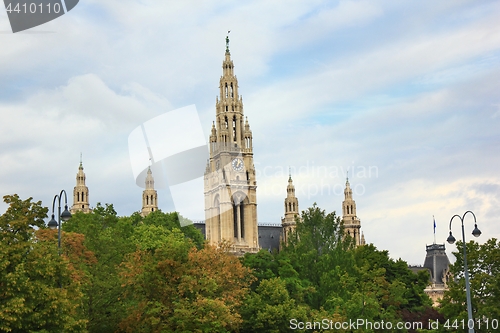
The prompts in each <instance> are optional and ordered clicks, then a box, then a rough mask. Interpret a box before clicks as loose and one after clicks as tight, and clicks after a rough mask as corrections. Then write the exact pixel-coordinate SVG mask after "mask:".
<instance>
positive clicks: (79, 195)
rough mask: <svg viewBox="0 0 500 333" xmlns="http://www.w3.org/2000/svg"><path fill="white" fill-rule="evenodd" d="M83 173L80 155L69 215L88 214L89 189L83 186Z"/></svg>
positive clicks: (89, 210)
mask: <svg viewBox="0 0 500 333" xmlns="http://www.w3.org/2000/svg"><path fill="white" fill-rule="evenodd" d="M85 179H86V177H85V172H83V162H82V155H81V154H80V166H79V167H78V173H77V174H76V186H75V187H74V189H73V206H72V207H71V214H74V213H76V212H84V213H90V212H91V211H92V210H91V209H90V205H89V188H88V187H87V185H85Z"/></svg>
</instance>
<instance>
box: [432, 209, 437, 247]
mask: <svg viewBox="0 0 500 333" xmlns="http://www.w3.org/2000/svg"><path fill="white" fill-rule="evenodd" d="M432 220H433V221H434V244H436V219H435V218H434V215H432Z"/></svg>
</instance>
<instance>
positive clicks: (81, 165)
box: [80, 153, 83, 169]
mask: <svg viewBox="0 0 500 333" xmlns="http://www.w3.org/2000/svg"><path fill="white" fill-rule="evenodd" d="M80 169H83V159H82V153H80Z"/></svg>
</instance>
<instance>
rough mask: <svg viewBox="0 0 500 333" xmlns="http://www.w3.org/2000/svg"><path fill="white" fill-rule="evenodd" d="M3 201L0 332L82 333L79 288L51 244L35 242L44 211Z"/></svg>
mask: <svg viewBox="0 0 500 333" xmlns="http://www.w3.org/2000/svg"><path fill="white" fill-rule="evenodd" d="M31 200H32V198H29V199H27V200H21V199H20V198H19V196H17V195H7V196H5V197H4V201H5V202H6V203H7V204H9V208H8V209H7V211H6V212H5V213H4V214H3V215H1V216H0V331H2V332H54V331H68V332H85V331H86V330H85V323H86V321H85V319H84V318H83V315H82V313H81V292H80V290H79V284H78V283H77V282H76V281H74V280H73V279H72V278H71V277H72V276H71V270H70V269H69V267H68V266H69V262H68V260H66V259H65V257H64V256H59V255H58V249H57V246H56V244H55V242H45V241H43V240H42V239H37V237H36V230H35V228H41V229H43V228H45V223H44V220H43V219H44V218H45V217H46V216H47V211H48V210H47V208H44V207H42V205H41V202H40V201H38V202H32V201H31Z"/></svg>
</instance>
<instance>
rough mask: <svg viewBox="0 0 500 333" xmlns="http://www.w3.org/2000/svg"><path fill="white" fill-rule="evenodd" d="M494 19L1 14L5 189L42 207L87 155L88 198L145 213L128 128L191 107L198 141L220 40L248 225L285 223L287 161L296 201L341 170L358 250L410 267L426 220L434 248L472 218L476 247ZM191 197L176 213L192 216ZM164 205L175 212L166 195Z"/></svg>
mask: <svg viewBox="0 0 500 333" xmlns="http://www.w3.org/2000/svg"><path fill="white" fill-rule="evenodd" d="M499 14H500V3H499V2H498V1H456V0H453V1H439V2H436V1H425V2H422V1H404V2H402V1H372V0H370V1H319V0H318V1H294V2H292V1H264V0H263V1H251V2H250V1H248V2H244V3H243V2H238V4H236V2H232V1H204V2H198V1H153V0H119V1H118V0H106V1H102V0H101V1H97V0H82V1H80V3H79V4H78V5H77V6H76V7H75V8H74V9H73V10H72V11H70V12H69V13H68V14H66V15H64V16H62V17H60V18H58V19H56V20H54V21H51V22H49V23H47V24H45V25H42V26H39V27H35V28H33V29H30V30H27V31H24V32H19V33H16V34H13V33H12V32H11V28H10V25H9V21H8V18H7V14H6V12H5V10H4V9H3V8H2V9H0V39H1V45H2V47H1V48H0V77H1V80H0V87H1V89H0V165H1V169H0V170H1V173H0V192H1V194H2V195H5V194H13V193H17V194H19V195H20V196H21V197H22V198H28V197H33V198H34V199H35V200H42V202H43V204H44V205H46V206H51V205H52V198H53V197H54V195H55V194H57V193H59V191H60V190H61V189H65V190H66V191H68V193H69V194H70V195H72V190H73V187H74V185H75V177H76V172H77V170H78V164H79V160H80V152H82V153H83V164H84V167H85V172H86V175H87V185H88V186H89V188H90V201H91V205H92V206H95V205H96V203H97V202H101V203H112V204H114V207H115V209H116V210H117V212H118V214H119V215H121V216H123V215H130V214H131V213H133V212H134V211H138V210H140V209H141V193H142V188H140V187H139V186H137V185H136V179H135V178H134V174H133V171H132V166H131V161H130V156H129V148H128V137H129V135H130V133H131V132H132V131H133V130H134V129H135V128H137V127H138V126H141V124H143V123H144V122H146V121H148V120H150V119H152V118H154V117H156V116H159V115H162V114H164V113H165V112H168V111H171V110H175V109H178V108H181V107H184V106H188V105H192V104H194V105H195V106H196V109H197V111H198V113H199V118H200V121H201V127H202V128H203V131H204V133H203V134H204V137H205V138H207V137H208V135H209V131H210V128H211V123H212V121H213V120H214V118H215V108H214V105H215V98H216V96H217V94H218V92H219V90H218V84H219V78H220V75H221V73H222V68H221V64H222V61H223V59H224V50H225V40H224V39H225V37H226V34H227V31H228V30H231V33H230V39H231V44H230V49H231V56H232V59H233V61H234V64H235V73H236V75H237V77H238V81H239V92H240V94H241V95H242V96H243V102H244V107H245V115H246V116H248V120H249V123H250V125H251V129H252V131H253V138H254V141H253V143H254V160H255V166H256V168H257V177H258V178H257V181H258V192H257V195H258V220H259V223H279V222H280V218H281V216H282V215H283V214H284V212H283V200H284V197H285V196H286V185H287V178H288V168H289V167H290V168H291V170H292V176H293V179H294V183H295V185H296V191H297V196H298V198H299V204H300V208H301V209H306V208H307V207H310V206H311V205H312V204H313V203H314V202H316V203H317V204H318V205H319V206H320V207H321V208H323V209H325V210H326V211H328V212H330V211H334V210H335V211H341V204H342V200H343V188H344V185H345V177H346V172H347V171H349V179H350V183H351V186H352V187H353V192H354V193H353V194H354V198H355V200H356V204H357V215H358V216H359V218H360V219H361V223H362V230H363V231H364V235H365V238H366V240H367V242H370V243H374V244H375V245H376V246H377V247H378V248H379V249H386V250H389V253H390V255H391V256H392V257H393V258H396V259H397V258H402V259H404V260H406V261H408V262H409V263H410V264H423V261H424V257H425V245H426V244H431V243H432V242H433V239H434V236H433V216H435V219H436V224H437V230H436V239H437V242H439V243H443V242H444V241H445V239H446V237H447V231H448V224H449V221H450V218H451V217H452V216H453V215H454V214H460V215H462V214H463V213H464V212H465V211H467V210H472V211H473V212H474V213H475V214H476V216H477V222H478V227H479V228H480V229H481V230H482V231H483V235H482V236H481V237H480V238H479V240H480V242H484V241H485V240H486V239H488V238H491V237H496V238H500V148H499V147H500V93H499V92H500V21H499V20H498V17H499ZM189 130H190V129H186V135H187V136H188V135H190V133H189ZM165 131H168V128H166V129H165ZM167 144H168V142H167ZM171 144H175V142H173V143H171ZM200 184H201V183H200ZM202 192H203V188H202V187H200V188H199V191H198V194H197V195H193V200H192V205H193V211H189V212H181V213H183V215H186V216H187V217H192V218H195V219H196V218H199V217H200V216H202V209H203V206H202V205H203V203H202V200H203V199H202ZM159 197H160V199H159V200H160V208H161V209H163V210H164V211H170V210H174V209H176V208H175V205H174V203H173V202H172V200H171V199H170V198H171V196H170V191H169V189H168V186H167V187H166V188H164V189H161V190H159ZM70 204H72V198H70ZM5 209H6V205H5V204H4V203H1V204H0V213H2V212H4V211H5ZM200 212H201V213H200ZM459 222H460V221H459V220H458V219H456V220H454V222H453V231H454V233H455V235H456V237H457V238H460V226H459ZM465 225H466V232H467V237H468V239H470V237H472V236H470V232H471V231H472V229H473V218H472V216H468V217H467V218H466V220H465ZM451 250H455V246H454V245H453V246H447V251H448V254H449V256H450V259H452V258H453V256H452V255H451Z"/></svg>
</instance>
